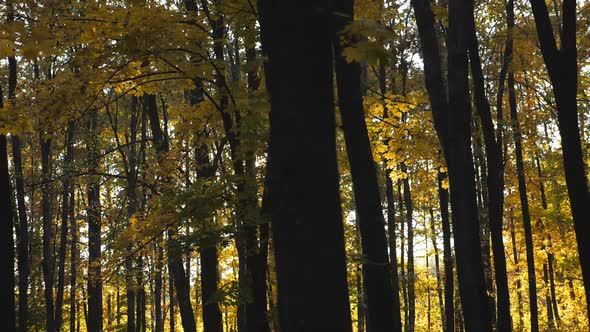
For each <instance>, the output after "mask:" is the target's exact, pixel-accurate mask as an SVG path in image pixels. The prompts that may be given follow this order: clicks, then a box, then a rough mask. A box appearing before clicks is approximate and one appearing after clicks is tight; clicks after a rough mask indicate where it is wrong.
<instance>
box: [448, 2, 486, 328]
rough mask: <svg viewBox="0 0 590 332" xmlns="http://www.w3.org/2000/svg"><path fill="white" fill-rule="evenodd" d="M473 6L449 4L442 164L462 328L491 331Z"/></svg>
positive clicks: (463, 3) (462, 3) (470, 3)
mask: <svg viewBox="0 0 590 332" xmlns="http://www.w3.org/2000/svg"><path fill="white" fill-rule="evenodd" d="M472 19H473V1H470V0H468V1H459V0H451V1H449V30H448V44H447V50H448V85H449V108H448V110H449V116H448V125H449V127H448V144H443V146H444V147H446V148H447V150H448V152H447V156H448V158H447V164H448V169H449V179H450V189H451V208H452V211H453V234H454V235H455V252H456V256H457V272H458V273H457V274H458V278H459V293H460V295H461V304H462V311H463V317H464V320H465V328H466V330H468V331H481V332H484V331H491V330H492V326H491V315H490V308H489V305H488V301H487V299H488V297H487V294H486V289H485V278H484V271H483V264H482V260H481V257H482V256H481V248H480V238H479V226H478V223H477V222H474V221H476V220H477V203H476V191H475V174H474V165H473V154H472V150H471V139H470V138H471V128H470V123H471V107H470V103H469V85H468V81H467V77H468V69H467V63H468V57H467V53H468V52H467V49H468V47H469V43H470V39H471V34H470V29H469V28H470V27H469V22H470V20H472Z"/></svg>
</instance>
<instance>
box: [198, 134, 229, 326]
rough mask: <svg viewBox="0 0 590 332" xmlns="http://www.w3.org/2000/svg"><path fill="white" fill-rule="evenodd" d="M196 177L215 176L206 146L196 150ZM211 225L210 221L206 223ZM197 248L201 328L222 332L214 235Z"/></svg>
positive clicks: (211, 221) (217, 262)
mask: <svg viewBox="0 0 590 332" xmlns="http://www.w3.org/2000/svg"><path fill="white" fill-rule="evenodd" d="M196 153H197V165H198V169H197V177H199V178H202V179H211V178H213V177H214V176H215V166H214V165H212V164H211V163H210V160H209V152H208V149H207V146H206V145H201V146H200V147H199V148H198V149H197V152H196ZM206 222H207V223H211V224H212V223H213V222H214V221H213V220H212V219H209V220H207V221H206ZM205 236H206V238H205V239H204V240H202V241H201V242H202V243H201V245H200V247H199V251H200V253H201V302H202V303H203V327H204V331H205V332H221V331H223V322H222V315H221V311H220V309H219V303H218V302H217V301H216V300H215V296H216V294H217V289H218V283H219V272H218V270H219V267H218V264H219V261H218V254H217V240H218V239H217V238H216V235H215V234H213V232H212V234H207V235H205Z"/></svg>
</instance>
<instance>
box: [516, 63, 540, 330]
mask: <svg viewBox="0 0 590 332" xmlns="http://www.w3.org/2000/svg"><path fill="white" fill-rule="evenodd" d="M508 93H509V99H510V118H511V120H512V131H513V135H514V151H515V153H516V173H517V177H518V193H519V194H520V205H521V209H522V222H523V224H524V239H525V244H526V260H527V272H528V281H529V308H530V312H531V331H532V332H537V331H539V309H538V305H537V278H536V274H535V255H534V246H533V233H532V228H531V215H530V212H529V202H528V197H527V189H526V179H525V177H524V160H523V156H522V138H521V137H522V136H521V133H520V128H519V122H518V113H517V110H516V95H515V91H514V76H513V74H512V73H509V74H508Z"/></svg>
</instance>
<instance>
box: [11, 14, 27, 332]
mask: <svg viewBox="0 0 590 332" xmlns="http://www.w3.org/2000/svg"><path fill="white" fill-rule="evenodd" d="M8 16H9V20H12V19H13V16H14V15H12V13H9V15H8ZM16 70H17V66H16V58H15V57H13V56H11V57H8V100H9V102H11V101H12V99H13V98H15V89H16V75H17V72H16ZM11 141H12V161H13V163H14V173H15V174H14V175H15V184H16V202H17V211H18V233H17V234H16V239H17V242H16V248H17V256H18V330H19V332H27V331H28V329H27V326H28V319H29V318H28V316H29V304H28V301H29V300H28V297H29V295H28V294H29V290H28V288H29V287H28V284H29V273H30V269H31V268H30V265H29V225H28V221H27V207H26V205H25V186H24V180H23V163H22V152H21V150H22V148H21V143H20V138H19V137H18V136H17V135H13V136H12V137H11Z"/></svg>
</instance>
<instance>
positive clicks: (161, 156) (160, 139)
mask: <svg viewBox="0 0 590 332" xmlns="http://www.w3.org/2000/svg"><path fill="white" fill-rule="evenodd" d="M143 101H144V103H145V106H146V107H145V112H146V114H147V116H148V117H149V120H150V128H151V131H152V139H153V141H154V148H155V150H156V154H157V158H158V163H160V164H163V163H164V160H165V155H166V154H167V153H168V151H169V150H170V147H169V145H168V142H167V141H166V140H165V139H164V133H163V132H162V129H161V127H160V120H159V115H158V109H157V105H156V97H155V95H148V94H146V95H144V96H143ZM165 182H170V179H165ZM165 190H169V189H165ZM175 234H176V231H175V230H173V229H170V230H168V243H167V254H168V270H169V271H170V273H171V274H172V275H173V277H174V285H175V288H176V296H177V297H178V308H179V309H180V317H181V321H182V326H183V328H184V331H185V332H195V331H196V330H197V326H196V322H195V316H194V313H193V308H192V305H191V302H190V287H189V284H188V280H187V278H186V274H185V271H184V266H183V264H182V253H181V250H180V249H181V248H180V245H179V244H178V241H177V240H175Z"/></svg>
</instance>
